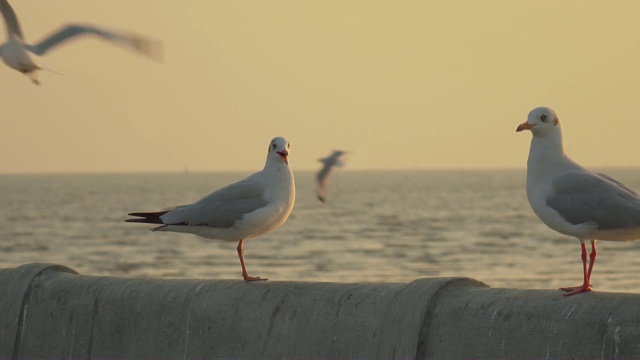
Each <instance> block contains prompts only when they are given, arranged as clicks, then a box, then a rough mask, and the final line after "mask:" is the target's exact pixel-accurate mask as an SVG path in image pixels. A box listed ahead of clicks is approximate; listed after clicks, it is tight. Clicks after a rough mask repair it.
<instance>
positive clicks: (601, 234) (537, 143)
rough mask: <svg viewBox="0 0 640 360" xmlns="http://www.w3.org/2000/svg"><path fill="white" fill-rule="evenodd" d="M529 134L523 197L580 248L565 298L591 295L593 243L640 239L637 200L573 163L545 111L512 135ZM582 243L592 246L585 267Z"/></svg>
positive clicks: (553, 116) (556, 121)
mask: <svg viewBox="0 0 640 360" xmlns="http://www.w3.org/2000/svg"><path fill="white" fill-rule="evenodd" d="M523 130H530V131H531V132H532V133H533V138H532V139H531V148H530V150H529V160H528V161H527V198H528V199H529V203H530V204H531V208H532V209H533V212H535V213H536V215H538V217H539V218H540V220H542V222H544V223H545V224H546V225H547V226H549V227H550V228H551V229H553V230H555V231H557V232H559V233H562V234H565V235H569V236H575V237H576V238H578V240H579V241H580V246H581V248H582V268H583V279H584V281H583V284H582V285H580V286H575V287H566V288H561V290H563V291H567V294H565V296H569V295H574V294H579V293H583V292H588V291H591V272H592V270H593V265H594V264H595V262H596V255H597V251H596V241H597V240H610V241H629V240H638V239H640V196H639V195H638V194H637V193H636V192H635V191H633V190H631V189H629V188H628V187H626V186H625V185H623V184H621V183H620V182H618V181H617V180H615V179H613V178H611V177H609V176H607V175H604V174H597V173H593V172H591V171H589V170H587V169H585V168H583V167H582V166H580V165H578V164H577V163H575V162H574V161H573V160H571V159H570V158H569V156H567V153H566V151H565V148H564V142H563V134H562V126H561V125H560V120H559V119H558V116H557V115H556V113H555V112H554V111H553V110H552V109H550V108H546V107H539V108H536V109H533V110H532V111H531V112H530V113H529V116H528V119H527V121H526V122H524V123H522V124H520V126H518V128H517V130H516V131H523ZM586 241H590V242H591V254H590V255H589V257H588V259H589V265H588V266H587V248H586V245H585V242H586Z"/></svg>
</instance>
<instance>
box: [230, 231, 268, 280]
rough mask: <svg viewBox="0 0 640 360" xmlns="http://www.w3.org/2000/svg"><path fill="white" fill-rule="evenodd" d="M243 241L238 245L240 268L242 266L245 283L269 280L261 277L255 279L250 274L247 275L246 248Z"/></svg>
mask: <svg viewBox="0 0 640 360" xmlns="http://www.w3.org/2000/svg"><path fill="white" fill-rule="evenodd" d="M242 242H243V240H240V242H239V243H238V249H237V250H238V257H239V258H240V266H242V277H243V278H244V280H245V281H259V280H267V279H262V278H260V277H253V276H249V274H248V273H247V267H246V266H245V265H244V247H243V243H242Z"/></svg>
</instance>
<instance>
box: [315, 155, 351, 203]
mask: <svg viewBox="0 0 640 360" xmlns="http://www.w3.org/2000/svg"><path fill="white" fill-rule="evenodd" d="M344 154H346V152H345V151H341V150H334V151H333V153H332V154H331V155H329V156H327V157H325V158H322V159H318V161H319V162H321V163H322V169H320V171H318V173H317V174H316V179H317V181H318V186H317V187H316V196H317V197H318V200H320V202H321V203H323V204H324V202H325V199H326V192H327V181H328V178H329V173H331V169H332V168H333V167H334V166H343V165H344V162H343V161H342V155H344Z"/></svg>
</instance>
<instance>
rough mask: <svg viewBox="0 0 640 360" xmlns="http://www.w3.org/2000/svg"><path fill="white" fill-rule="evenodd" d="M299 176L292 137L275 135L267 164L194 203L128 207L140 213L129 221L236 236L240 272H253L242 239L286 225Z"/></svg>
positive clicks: (165, 228)
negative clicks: (149, 208)
mask: <svg viewBox="0 0 640 360" xmlns="http://www.w3.org/2000/svg"><path fill="white" fill-rule="evenodd" d="M295 197H296V193H295V182H294V179H293V172H292V171H291V167H289V142H288V141H287V140H286V139H285V138H283V137H276V138H274V139H273V140H271V142H270V143H269V151H268V153H267V161H266V163H265V165H264V169H262V170H261V171H258V172H257V173H255V174H253V175H251V176H249V177H247V178H246V179H244V180H241V181H239V182H237V183H234V184H231V185H228V186H225V187H223V188H221V189H219V190H217V191H214V192H213V193H211V194H209V195H207V196H205V197H204V198H202V199H200V200H199V201H197V202H195V203H193V204H191V205H183V206H178V207H175V208H174V209H173V210H167V211H159V212H138V213H130V214H129V215H131V216H138V217H140V218H137V219H126V220H125V221H127V222H139V223H151V224H162V225H161V226H158V227H155V228H153V229H151V230H153V231H174V232H182V233H191V234H196V235H199V236H202V237H204V238H207V239H219V240H224V241H237V242H238V248H237V250H238V257H239V258H240V266H242V277H243V278H244V279H245V280H246V281H254V280H267V279H263V278H260V277H252V276H249V274H248V273H247V267H246V266H245V263H244V256H243V253H244V249H243V242H244V240H247V239H250V238H253V237H256V236H259V235H262V234H264V233H267V232H269V231H272V230H275V229H277V228H278V227H279V226H280V225H282V224H283V223H284V222H285V221H286V220H287V218H288V217H289V214H291V210H292V209H293V203H294V201H295Z"/></svg>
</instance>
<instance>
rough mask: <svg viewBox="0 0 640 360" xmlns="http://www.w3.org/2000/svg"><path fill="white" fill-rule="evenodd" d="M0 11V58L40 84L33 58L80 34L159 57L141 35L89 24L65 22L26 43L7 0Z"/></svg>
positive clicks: (155, 45)
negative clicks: (2, 35)
mask: <svg viewBox="0 0 640 360" xmlns="http://www.w3.org/2000/svg"><path fill="white" fill-rule="evenodd" d="M0 12H2V17H3V18H4V22H5V25H6V31H7V41H6V42H5V43H4V44H2V45H0V57H1V58H2V61H4V63H5V64H7V65H8V66H9V67H10V68H12V69H15V70H18V71H19V72H21V73H23V74H25V75H27V76H29V78H31V81H32V82H33V83H34V84H36V85H40V81H38V78H37V77H36V71H38V70H41V69H42V67H41V66H40V65H38V63H37V61H36V58H37V57H39V56H43V55H44V54H46V53H47V52H48V51H49V50H51V49H53V48H55V47H56V46H58V45H60V44H62V43H64V42H65V41H68V40H71V39H74V38H76V37H78V36H80V35H94V36H97V37H99V38H101V39H103V40H106V41H109V42H112V43H115V44H118V45H122V46H125V47H128V48H129V49H132V50H134V51H136V52H138V53H140V54H143V55H145V56H148V57H151V58H156V59H159V58H160V44H159V42H157V41H154V40H150V39H147V38H145V37H142V36H139V35H135V34H131V33H125V32H119V31H112V30H108V29H104V28H100V27H96V26H92V25H80V24H67V25H64V26H62V27H60V28H59V29H58V30H56V31H54V32H52V33H51V34H49V35H48V36H47V37H45V38H44V39H42V40H40V42H38V43H36V44H27V43H26V42H25V39H24V36H23V34H22V28H21V27H20V23H19V22H18V17H17V16H16V13H15V12H14V11H13V8H12V7H11V5H10V4H9V2H8V1H7V0H0Z"/></svg>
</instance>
